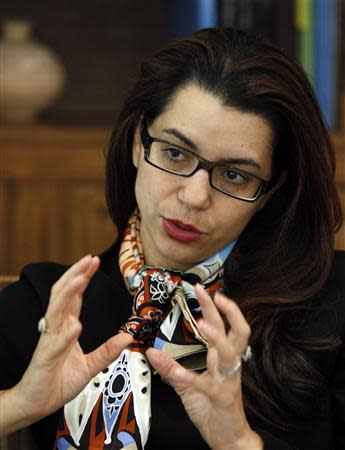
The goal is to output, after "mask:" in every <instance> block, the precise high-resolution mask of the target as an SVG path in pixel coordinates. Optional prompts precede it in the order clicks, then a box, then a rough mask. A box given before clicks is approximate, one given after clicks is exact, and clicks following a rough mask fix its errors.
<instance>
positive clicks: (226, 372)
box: [218, 359, 242, 378]
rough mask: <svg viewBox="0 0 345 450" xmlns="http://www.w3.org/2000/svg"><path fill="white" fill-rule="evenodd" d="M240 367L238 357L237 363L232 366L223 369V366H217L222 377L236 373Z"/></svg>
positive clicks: (240, 363) (230, 376)
mask: <svg viewBox="0 0 345 450" xmlns="http://www.w3.org/2000/svg"><path fill="white" fill-rule="evenodd" d="M241 367H242V362H241V360H240V359H239V360H238V361H237V363H236V364H235V365H234V366H233V367H230V368H229V369H224V368H223V367H218V372H219V373H220V374H221V375H223V377H225V378H232V377H233V376H234V375H235V373H237V372H238V371H239V370H240V369H241Z"/></svg>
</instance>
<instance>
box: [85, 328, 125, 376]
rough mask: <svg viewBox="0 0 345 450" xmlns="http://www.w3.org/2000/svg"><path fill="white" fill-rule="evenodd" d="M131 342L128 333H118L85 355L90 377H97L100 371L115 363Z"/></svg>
mask: <svg viewBox="0 0 345 450" xmlns="http://www.w3.org/2000/svg"><path fill="white" fill-rule="evenodd" d="M132 341H133V336H132V335H130V334H128V333H120V334H117V335H116V336H113V337H111V338H110V339H108V340H107V342H105V343H104V344H102V345H101V346H100V347H98V348H97V349H96V350H94V351H93V352H91V353H89V354H87V355H86V360H87V364H88V367H89V370H90V374H91V375H92V376H95V375H97V374H98V373H99V372H100V371H101V370H103V369H104V368H105V367H107V366H108V365H109V364H111V363H112V362H114V361H115V359H116V358H118V356H119V355H120V353H121V352H122V350H124V349H125V348H126V347H127V346H128V345H129V344H130V343H131V342H132Z"/></svg>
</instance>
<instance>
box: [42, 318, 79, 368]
mask: <svg viewBox="0 0 345 450" xmlns="http://www.w3.org/2000/svg"><path fill="white" fill-rule="evenodd" d="M81 331H82V325H81V323H80V322H79V320H78V319H76V318H75V317H73V316H71V315H70V316H67V317H66V318H65V321H64V323H63V325H62V326H61V327H60V329H59V331H57V332H56V333H44V334H42V335H41V338H40V340H39V343H38V346H37V348H36V350H35V353H34V356H35V357H36V358H39V359H40V360H43V361H44V362H46V363H48V362H50V361H55V362H57V361H58V358H60V357H61V356H62V355H63V354H64V353H68V351H69V349H70V348H71V346H73V345H74V344H75V342H76V341H77V339H78V337H79V336H80V333H81Z"/></svg>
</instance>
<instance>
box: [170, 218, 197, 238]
mask: <svg viewBox="0 0 345 450" xmlns="http://www.w3.org/2000/svg"><path fill="white" fill-rule="evenodd" d="M163 228H164V231H165V232H166V233H167V235H168V236H169V237H171V238H172V239H175V240H176V241H180V242H193V241H197V240H198V239H200V237H201V235H202V232H201V231H200V230H198V229H197V228H196V227H194V226H193V225H191V224H187V223H184V222H181V221H180V220H172V219H166V218H164V217H163Z"/></svg>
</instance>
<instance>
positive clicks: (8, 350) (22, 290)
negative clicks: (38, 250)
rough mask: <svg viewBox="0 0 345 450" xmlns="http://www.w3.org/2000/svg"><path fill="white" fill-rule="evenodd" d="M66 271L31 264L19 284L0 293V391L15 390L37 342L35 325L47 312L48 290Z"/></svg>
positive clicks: (55, 266) (49, 264)
mask: <svg viewBox="0 0 345 450" xmlns="http://www.w3.org/2000/svg"><path fill="white" fill-rule="evenodd" d="M65 270H66V269H65V267H64V266H60V265H58V264H53V263H37V264H31V265H29V266H26V267H24V269H23V270H22V272H21V274H20V279H19V281H17V282H15V283H13V284H11V285H9V286H7V287H6V288H5V289H3V291H2V292H1V293H0V389H8V388H10V387H12V386H14V385H15V384H17V383H18V382H19V381H20V379H21V377H22V376H23V374H24V372H25V370H26V368H27V366H28V365H29V362H30V359H31V356H32V354H33V352H34V349H35V347H36V345H37V342H38V339H39V332H38V329H37V324H38V321H39V319H40V318H41V317H42V316H44V314H45V311H46V309H47V306H48V301H49V297H50V289H51V286H52V284H54V282H55V281H56V280H57V279H58V278H59V277H60V276H61V274H62V273H63V272H64V271H65Z"/></svg>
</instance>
